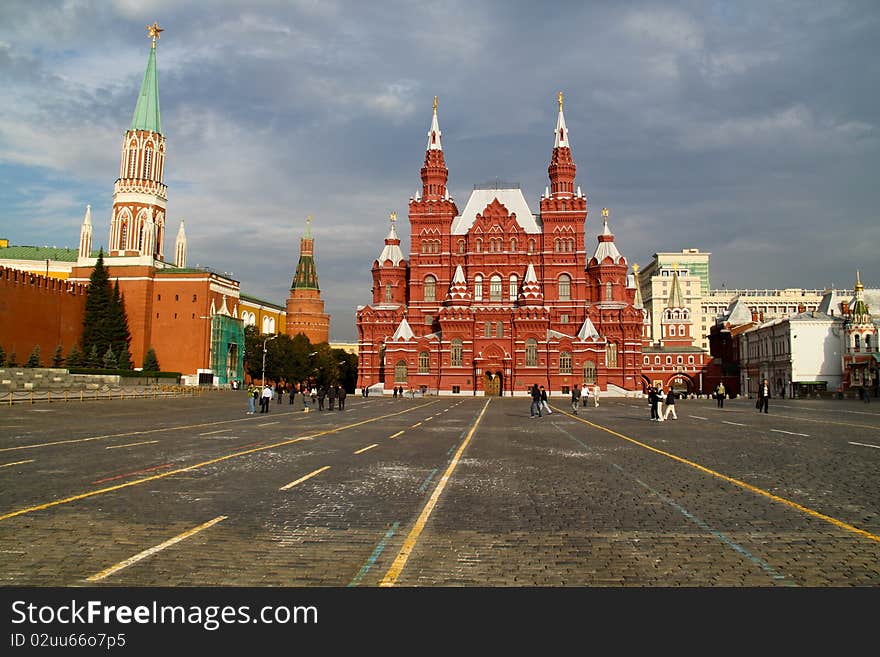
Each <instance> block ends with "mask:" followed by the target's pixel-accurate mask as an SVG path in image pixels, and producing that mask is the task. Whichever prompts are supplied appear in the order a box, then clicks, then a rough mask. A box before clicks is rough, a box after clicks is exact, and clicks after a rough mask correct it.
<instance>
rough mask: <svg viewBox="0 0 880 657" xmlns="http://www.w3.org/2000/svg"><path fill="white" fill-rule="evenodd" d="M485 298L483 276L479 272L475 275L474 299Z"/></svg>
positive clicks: (480, 299)
mask: <svg viewBox="0 0 880 657" xmlns="http://www.w3.org/2000/svg"><path fill="white" fill-rule="evenodd" d="M482 300H483V277H482V276H480V275H479V274H477V275H476V276H475V277H474V301H482Z"/></svg>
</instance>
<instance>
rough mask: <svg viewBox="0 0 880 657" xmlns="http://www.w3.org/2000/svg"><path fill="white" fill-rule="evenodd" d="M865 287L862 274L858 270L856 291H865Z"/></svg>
mask: <svg viewBox="0 0 880 657" xmlns="http://www.w3.org/2000/svg"><path fill="white" fill-rule="evenodd" d="M864 289H865V286H864V285H862V274H861V272H860V271H859V270H856V290H864Z"/></svg>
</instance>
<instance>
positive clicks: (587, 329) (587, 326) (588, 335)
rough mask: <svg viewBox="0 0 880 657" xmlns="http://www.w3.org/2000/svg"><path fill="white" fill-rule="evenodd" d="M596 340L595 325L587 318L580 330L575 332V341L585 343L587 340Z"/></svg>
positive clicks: (597, 332) (597, 336) (597, 335)
mask: <svg viewBox="0 0 880 657" xmlns="http://www.w3.org/2000/svg"><path fill="white" fill-rule="evenodd" d="M598 338H599V331H597V330H596V327H595V325H594V324H593V322H592V321H591V320H590V318H589V317H587V318H585V319H584V323H583V325H582V326H581V330H580V331H578V332H577V339H578V340H583V341H584V342H586V341H587V340H596V339H598Z"/></svg>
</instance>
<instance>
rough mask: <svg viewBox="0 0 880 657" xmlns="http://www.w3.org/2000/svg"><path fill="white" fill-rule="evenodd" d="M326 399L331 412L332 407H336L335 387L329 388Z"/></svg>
mask: <svg viewBox="0 0 880 657" xmlns="http://www.w3.org/2000/svg"><path fill="white" fill-rule="evenodd" d="M327 397H328V401H329V408H330V410H331V411H332V410H333V406H335V405H336V386H330V390H329V391H328V392H327Z"/></svg>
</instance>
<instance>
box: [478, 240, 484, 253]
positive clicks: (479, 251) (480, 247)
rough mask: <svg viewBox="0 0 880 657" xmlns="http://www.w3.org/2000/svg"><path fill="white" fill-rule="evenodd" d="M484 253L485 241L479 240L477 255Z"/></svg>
mask: <svg viewBox="0 0 880 657" xmlns="http://www.w3.org/2000/svg"><path fill="white" fill-rule="evenodd" d="M482 252H483V240H481V239H479V238H478V239H477V253H482Z"/></svg>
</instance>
